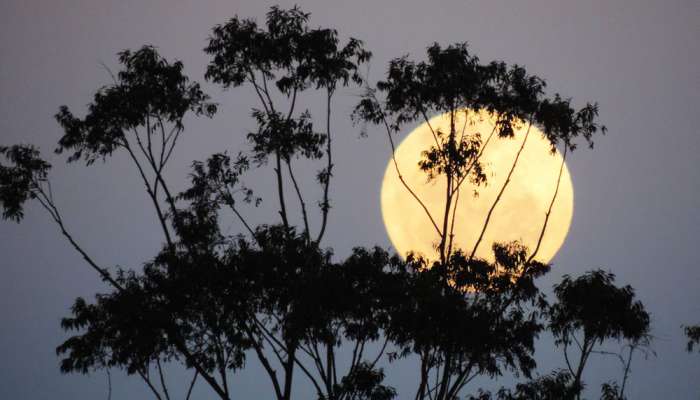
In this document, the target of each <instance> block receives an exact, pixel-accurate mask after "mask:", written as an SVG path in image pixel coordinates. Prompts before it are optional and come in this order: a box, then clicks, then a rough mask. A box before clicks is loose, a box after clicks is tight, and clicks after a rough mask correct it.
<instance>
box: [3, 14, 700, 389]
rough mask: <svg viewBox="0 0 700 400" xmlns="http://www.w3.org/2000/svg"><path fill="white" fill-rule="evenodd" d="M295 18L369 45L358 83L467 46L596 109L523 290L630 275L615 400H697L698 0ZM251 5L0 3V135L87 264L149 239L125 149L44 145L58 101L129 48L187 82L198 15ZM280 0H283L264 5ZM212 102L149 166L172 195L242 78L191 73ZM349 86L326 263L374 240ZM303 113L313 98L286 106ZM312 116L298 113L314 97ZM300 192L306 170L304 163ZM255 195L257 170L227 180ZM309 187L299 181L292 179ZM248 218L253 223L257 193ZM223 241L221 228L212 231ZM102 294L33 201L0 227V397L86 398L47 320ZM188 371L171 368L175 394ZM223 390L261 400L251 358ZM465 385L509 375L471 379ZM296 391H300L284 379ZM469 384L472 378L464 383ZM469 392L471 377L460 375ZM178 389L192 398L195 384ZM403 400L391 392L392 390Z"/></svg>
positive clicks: (220, 144)
mask: <svg viewBox="0 0 700 400" xmlns="http://www.w3.org/2000/svg"><path fill="white" fill-rule="evenodd" d="M296 3H298V4H299V5H300V6H301V8H302V9H304V10H305V11H308V12H311V13H312V16H311V26H319V25H320V26H325V27H333V28H336V29H338V31H339V32H340V35H341V36H342V37H348V36H354V37H357V38H359V39H362V40H363V41H364V42H365V44H366V47H367V48H368V49H369V50H371V51H372V52H373V53H374V58H373V60H372V62H371V68H370V70H369V76H370V80H372V81H374V80H377V79H380V78H381V75H382V73H383V72H384V71H385V70H386V65H387V62H388V61H389V60H390V59H391V58H394V57H398V56H402V55H404V54H409V55H410V56H411V57H413V58H414V59H422V58H423V56H424V53H425V48H426V47H427V46H428V45H430V44H432V43H433V42H438V43H440V44H443V45H447V44H450V43H455V42H463V41H467V42H469V44H470V47H471V50H472V51H473V52H474V53H475V54H476V55H478V56H479V57H480V58H481V59H482V60H483V61H490V60H494V59H500V60H504V61H506V62H509V63H517V64H520V65H523V66H525V67H526V68H527V69H528V71H529V72H531V73H534V74H537V75H539V76H540V77H543V78H544V79H545V80H546V81H547V82H548V91H549V93H553V92H560V93H562V94H563V95H564V96H565V97H572V98H573V99H574V103H575V104H579V105H581V104H583V103H584V102H586V101H597V102H598V103H599V105H600V120H601V122H602V123H604V124H605V125H607V127H608V129H609V132H608V134H607V135H606V136H604V137H599V138H598V139H597V140H596V143H595V148H594V149H592V150H589V149H585V148H580V149H578V150H577V151H576V152H575V153H574V154H573V155H572V156H571V157H570V158H569V159H568V160H567V163H568V167H569V170H570V173H571V177H572V181H573V185H574V192H575V209H574V216H573V221H572V225H571V230H570V232H569V236H568V238H567V240H566V242H565V243H564V246H563V247H562V249H561V250H560V251H559V253H558V255H557V256H556V257H555V258H554V260H553V264H554V266H553V271H552V272H551V273H550V274H549V275H547V276H546V277H544V278H543V279H542V280H541V281H540V282H539V284H540V287H542V288H543V290H550V289H551V286H552V285H553V284H554V283H556V282H557V281H558V280H559V279H560V278H561V276H562V275H563V274H570V275H573V276H576V275H579V274H581V273H583V272H585V271H587V270H590V269H592V268H604V269H606V270H610V271H612V272H614V273H615V274H616V276H617V280H618V282H619V283H622V284H630V285H632V286H633V287H634V288H635V289H636V292H637V295H638V296H639V298H640V299H641V300H642V301H643V302H644V304H645V305H646V307H647V309H648V310H649V311H650V312H651V314H652V333H653V335H654V342H653V346H652V348H653V350H654V352H655V353H656V355H649V357H647V358H644V357H641V356H640V357H638V358H637V359H635V362H634V364H633V368H632V376H631V380H630V382H629V396H630V398H632V399H656V398H662V396H665V397H668V396H669V395H670V396H671V397H672V398H677V399H691V398H697V396H698V394H699V393H700V382H698V380H697V377H698V376H700V355H698V354H697V353H696V354H687V353H686V352H685V339H684V337H683V335H682V328H681V326H682V325H684V324H698V323H700V290H698V288H700V266H699V265H698V261H697V260H698V257H697V248H698V237H700V172H698V171H700V169H699V168H698V164H699V163H698V162H699V161H700V155H699V154H700V135H699V132H698V126H700V113H699V112H698V111H699V110H700V82H699V80H700V79H699V77H700V75H698V64H699V63H700V45H698V40H699V39H700V25H699V24H698V22H697V21H698V19H700V3H698V2H697V1H695V0H665V1H661V0H655V1H650V0H590V1H575V0H557V1H555V0H530V1H519V2H514V1H506V0H461V1H447V0H435V1H431V2H427V1H423V2H417V1H376V0H355V1H335V0H334V1H331V0H323V1H322V0H317V1H302V0H299V1H297V2H296ZM273 4H276V3H266V2H264V1H254V0H247V1H205V0H198V1H183V0H171V1H165V0H150V1H144V0H140V1H134V0H121V1H107V0H80V1H78V0H54V1H36V0H22V1H19V0H3V1H2V12H1V13H0V60H1V62H0V145H8V144H14V143H33V144H36V145H38V146H39V147H40V148H41V149H42V150H43V152H44V153H45V155H46V156H47V157H48V159H49V160H50V161H51V162H52V163H53V164H54V169H53V170H52V180H53V189H54V192H55V194H56V198H57V203H58V204H59V206H60V208H61V209H62V210H63V214H64V218H65V219H66V221H67V224H68V226H69V228H70V229H71V230H72V231H73V232H75V236H76V238H77V239H78V240H79V241H80V242H81V243H82V244H83V245H84V247H85V248H86V249H88V251H89V252H90V253H91V254H93V255H95V258H97V259H98V260H100V261H102V262H104V263H106V264H109V265H120V266H125V267H131V268H138V267H139V266H140V265H141V263H143V262H144V261H145V260H148V259H149V258H150V257H152V256H153V255H154V251H155V249H157V247H158V245H159V243H160V241H161V236H160V235H159V231H158V226H157V225H156V220H155V219H154V218H153V215H152V212H151V209H150V208H149V204H148V199H147V197H146V195H145V192H144V191H143V190H142V187H141V184H140V183H139V181H138V177H137V175H136V171H135V170H134V169H133V168H132V167H131V165H130V164H129V163H128V162H127V160H126V159H124V158H122V157H115V158H114V159H111V160H109V161H108V162H107V163H106V164H99V163H98V164H96V165H95V166H93V167H91V168H84V167H82V166H80V165H78V164H74V165H73V164H72V165H66V164H65V163H64V162H63V160H62V159H61V158H60V157H59V156H56V155H53V154H52V150H53V148H54V147H55V143H56V141H57V140H58V138H59V137H60V134H61V130H60V128H59V126H58V124H57V123H56V122H55V121H54V119H53V115H54V114H55V113H56V111H57V110H58V107H59V106H60V105H62V104H66V105H68V106H70V107H71V108H73V109H74V110H75V111H76V113H78V114H79V115H82V112H83V111H84V108H85V105H86V104H87V103H88V102H89V101H90V100H91V96H92V94H93V93H94V91H95V90H96V89H97V88H98V87H100V86H102V85H106V84H108V83H109V75H108V74H107V73H106V71H105V69H104V68H103V67H102V66H101V64H102V63H104V64H105V65H107V66H111V67H114V68H116V67H117V63H116V56H115V55H116V53H117V52H119V51H120V50H123V49H135V48H138V47H140V46H141V45H143V44H152V45H154V46H157V47H158V49H159V50H160V52H161V54H162V55H163V56H165V57H166V58H168V59H180V60H182V61H183V62H184V64H185V70H186V73H187V74H188V75H189V76H190V77H191V78H192V79H194V80H197V81H200V82H201V81H203V75H204V70H205V68H206V64H207V63H208V57H207V56H206V55H205V54H204V53H203V52H202V48H203V47H204V46H205V44H206V39H207V36H208V35H209V32H210V30H211V28H212V27H213V26H214V25H215V24H220V23H224V22H226V21H227V20H228V19H229V18H231V17H233V16H235V15H239V16H241V17H251V18H256V19H258V21H262V20H263V18H264V14H265V12H266V11H267V10H268V8H269V6H271V5H273ZM279 4H280V5H281V6H283V7H289V6H292V5H293V4H294V2H287V1H280V2H279ZM204 88H205V90H206V91H207V92H208V93H209V94H211V96H212V98H213V99H214V100H215V101H217V102H218V103H219V104H220V109H219V113H218V114H217V115H216V116H215V117H214V118H213V119H210V120H209V119H197V120H188V121H186V126H187V130H186V132H185V135H184V136H183V139H182V141H181V143H180V144H179V146H178V150H177V152H176V154H175V155H174V158H173V160H172V162H171V165H170V166H169V170H168V171H167V178H168V179H169V180H170V181H172V182H174V183H175V186H176V187H177V186H178V185H180V186H179V187H182V185H183V184H184V183H185V179H186V176H187V172H188V165H189V164H190V163H191V162H192V161H193V160H197V159H204V158H205V157H206V156H207V155H209V154H211V153H214V152H217V151H220V150H221V149H229V150H230V151H231V152H234V153H235V152H237V151H238V150H245V149H246V144H245V134H246V133H247V132H248V131H249V130H251V129H253V128H254V123H253V121H252V119H251V117H250V108H251V107H253V106H255V102H254V100H255V99H254V98H253V97H252V94H251V93H250V91H248V90H246V89H240V90H238V89H236V90H229V91H223V90H221V89H220V88H218V87H216V86H213V85H209V84H204ZM359 93H360V91H359V90H358V89H349V90H345V91H343V92H342V93H339V94H338V97H337V102H336V106H335V109H334V114H333V115H334V117H333V124H334V130H335V132H336V136H335V138H336V141H335V143H336V144H337V146H336V148H335V149H336V150H335V154H336V155H337V158H336V167H337V170H336V180H335V181H334V183H333V187H332V196H333V202H334V203H333V204H334V208H333V210H332V214H331V219H330V222H329V228H328V229H329V231H328V234H327V237H326V239H325V240H326V241H325V244H326V245H327V246H331V247H333V248H334V250H335V252H336V254H337V255H338V256H339V257H340V256H343V255H347V254H348V253H349V251H350V249H351V248H352V247H353V246H357V245H363V246H372V245H375V244H376V245H380V246H384V247H388V246H389V245H390V243H389V240H388V238H387V235H386V231H385V229H384V226H383V222H382V218H381V212H380V207H379V189H380V184H381V181H382V176H383V173H384V169H385V166H386V163H387V161H388V157H389V154H390V153H389V147H388V144H387V143H386V138H385V136H383V133H382V132H381V131H380V130H378V129H374V128H372V127H369V128H368V129H367V133H368V137H367V138H360V130H361V127H358V126H353V125H352V123H351V122H350V120H349V117H348V116H349V113H350V111H351V110H352V107H353V105H354V104H355V102H356V101H357V96H358V95H359ZM303 100H304V101H305V102H306V104H308V107H309V108H312V109H316V110H320V109H319V106H320V105H321V104H322V99H321V98H320V96H316V97H314V96H313V95H310V96H308V97H305V98H303ZM314 107H315V108H314ZM303 171H306V174H305V176H303V178H305V180H306V181H308V182H309V183H308V185H311V181H312V180H313V175H312V171H313V169H311V167H308V168H306V169H304V170H303ZM247 182H248V183H249V184H250V185H251V186H253V187H254V188H256V189H258V191H259V192H260V193H261V194H262V195H265V193H270V188H271V187H272V172H271V171H270V170H269V169H265V170H261V171H258V172H255V173H253V174H251V176H250V177H249V178H248V181H247ZM305 187H308V188H311V186H305ZM269 203H270V204H266V203H264V204H263V205H262V206H261V207H260V208H259V209H253V210H249V211H248V212H249V213H250V214H249V215H250V216H251V219H252V220H253V221H254V222H257V223H262V222H269V221H270V219H269V218H270V215H272V211H271V210H272V206H273V204H272V203H273V202H272V201H270V202H269ZM226 229H227V232H230V233H236V232H239V231H240V227H239V226H236V225H233V224H232V225H231V226H230V227H226ZM102 289H104V286H103V284H102V283H101V282H100V280H99V279H98V277H97V276H96V275H95V274H94V273H93V271H92V270H90V269H89V268H88V266H87V265H85V264H84V262H82V261H81V259H80V257H79V255H78V254H76V253H75V252H74V251H73V249H72V248H70V247H69V245H68V244H67V243H66V242H65V241H64V240H63V239H62V237H60V235H59V232H58V231H57V229H56V227H55V226H54V225H52V224H51V223H50V222H49V219H48V215H46V214H45V213H44V212H43V210H41V209H39V208H37V207H33V206H30V207H29V208H28V209H27V215H26V218H25V220H24V221H23V222H22V223H21V224H15V223H10V222H0V398H3V399H45V398H53V399H94V398H102V397H103V396H106V391H107V377H106V375H105V374H104V373H101V372H100V373H95V374H92V375H89V376H81V375H61V373H60V372H59V368H58V363H59V359H58V357H57V356H56V355H55V347H56V346H57V345H58V344H59V343H61V341H62V340H63V339H64V338H66V333H65V332H63V331H62V330H61V329H60V326H59V322H60V319H61V318H62V317H65V316H67V315H68V313H69V307H70V306H71V304H72V302H73V300H74V299H75V298H76V297H78V296H83V297H86V298H91V297H92V296H93V295H94V293H95V292H96V291H99V290H102ZM536 358H537V360H538V364H539V371H541V372H544V373H546V372H548V371H550V370H552V369H554V368H560V367H563V365H564V360H563V359H562V357H561V354H560V353H559V352H557V351H556V350H555V349H553V343H552V340H551V338H549V337H547V336H546V335H545V336H543V337H542V338H541V340H540V341H539V342H538V352H537V355H536ZM592 362H593V364H592V365H591V367H590V368H589V369H588V370H587V372H586V376H585V377H584V378H585V379H586V380H587V381H588V382H589V383H590V384H591V385H599V384H600V383H601V382H604V381H608V380H610V379H616V378H618V377H619V374H620V370H619V366H618V365H617V364H616V361H614V360H611V359H606V358H605V357H597V358H596V359H594V360H593V361H592ZM384 367H385V368H386V370H387V375H388V382H389V383H390V384H392V385H394V386H395V387H396V388H397V390H398V391H399V393H400V394H404V395H408V393H409V392H410V390H411V389H412V388H413V386H414V383H415V377H414V375H413V374H414V372H413V369H412V368H410V365H406V363H404V364H385V365H384ZM186 379H188V377H187V376H186V375H182V374H181V373H180V372H177V371H174V372H173V373H172V374H171V375H170V376H169V380H170V381H171V382H172V384H173V385H175V386H177V385H178V384H179V385H180V386H182V385H183V384H182V382H184V381H185V380H186ZM112 380H113V387H114V389H113V396H112V398H113V399H125V398H142V397H146V396H147V389H146V387H145V386H144V385H143V383H142V382H141V381H140V380H137V379H134V378H128V377H125V376H124V375H123V374H121V373H119V372H118V371H113V373H112ZM234 382H235V385H236V387H237V390H238V393H239V397H238V398H243V399H246V398H250V399H252V398H267V397H270V395H271V392H270V391H269V385H268V383H267V381H266V377H265V376H264V375H263V372H262V370H261V369H260V367H259V366H257V365H256V363H255V362H254V361H253V360H252V359H251V361H249V368H247V369H246V371H245V372H243V373H242V374H240V375H238V376H236V377H235V378H234ZM477 383H478V385H481V386H484V387H494V386H496V385H499V384H505V385H511V384H512V383H513V380H512V377H509V376H506V377H504V378H503V379H502V380H501V381H499V382H492V381H489V380H482V381H479V382H477ZM298 384H299V386H301V388H300V392H299V397H298V398H305V397H304V396H305V395H306V394H308V393H310V390H307V389H306V388H304V387H303V386H305V385H304V382H303V381H301V380H300V381H299V382H298ZM478 385H477V386H478ZM471 388H473V389H475V388H476V386H471ZM196 390H197V391H196V392H195V393H196V398H211V394H210V393H209V392H207V391H206V390H205V388H204V386H203V385H200V386H199V387H197V389H196ZM401 398H403V396H401Z"/></svg>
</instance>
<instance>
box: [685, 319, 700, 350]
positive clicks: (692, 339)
mask: <svg viewBox="0 0 700 400" xmlns="http://www.w3.org/2000/svg"><path fill="white" fill-rule="evenodd" d="M685 335H686V336H688V346H687V349H688V352H691V351H693V349H694V348H695V346H697V345H698V344H699V343H700V325H695V326H686V327H685Z"/></svg>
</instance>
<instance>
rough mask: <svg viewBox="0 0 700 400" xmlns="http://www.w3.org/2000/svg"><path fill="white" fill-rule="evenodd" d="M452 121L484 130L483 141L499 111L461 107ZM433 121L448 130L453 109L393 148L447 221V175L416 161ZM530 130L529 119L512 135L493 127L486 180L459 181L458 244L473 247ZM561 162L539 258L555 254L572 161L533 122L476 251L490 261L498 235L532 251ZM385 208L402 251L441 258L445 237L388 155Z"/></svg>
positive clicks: (569, 204)
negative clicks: (433, 173) (430, 175)
mask: <svg viewBox="0 0 700 400" xmlns="http://www.w3.org/2000/svg"><path fill="white" fill-rule="evenodd" d="M465 120H466V122H467V123H466V124H465ZM455 122H456V123H455V127H456V128H455V129H456V130H457V132H460V131H461V130H462V127H465V129H466V131H465V135H467V134H474V133H479V134H480V136H481V140H482V143H483V142H486V141H487V139H488V137H489V134H490V133H491V132H492V130H493V127H494V117H491V116H489V115H488V114H486V113H481V114H478V115H474V113H470V117H469V118H466V117H465V114H464V112H460V113H458V116H457V117H456V121H455ZM431 126H432V129H433V130H434V131H438V130H441V131H442V132H449V127H450V119H449V114H443V115H438V116H436V117H433V118H432V119H430V125H428V123H423V124H421V125H420V126H418V127H417V128H416V129H414V130H413V131H412V132H411V133H410V134H409V135H408V136H407V137H406V138H405V139H404V140H403V141H402V142H401V144H400V145H399V146H398V147H397V148H396V151H395V153H394V155H395V159H396V162H397V163H398V167H399V170H400V172H401V175H402V176H403V179H404V181H405V182H406V183H407V184H408V185H409V186H410V188H411V189H412V190H413V191H414V192H415V194H416V195H417V196H418V197H419V198H420V199H421V201H422V202H423V203H424V204H425V206H426V208H427V209H428V210H429V211H430V214H431V215H432V216H433V218H434V219H435V222H436V223H437V224H438V226H439V227H440V228H442V221H443V215H444V207H445V179H444V177H443V176H439V177H438V178H437V179H435V180H433V181H430V182H428V179H427V175H426V173H425V172H424V171H421V170H420V168H419V166H418V162H419V160H421V158H422V156H421V153H422V152H423V151H425V150H428V149H429V148H430V147H431V145H434V143H435V140H434V138H433V135H432V133H431V129H430V127H431ZM526 133H527V126H526V124H521V126H520V127H518V128H517V129H516V130H515V135H514V137H513V138H499V137H498V135H497V134H494V135H493V136H492V137H491V140H490V141H488V143H487V144H486V145H485V146H484V147H483V152H482V154H481V157H480V161H481V163H482V165H483V166H484V172H485V174H486V176H487V183H486V185H484V184H482V185H480V186H475V185H473V184H471V183H470V182H468V181H465V182H464V184H463V185H462V186H461V188H460V199H459V203H458V206H457V209H456V214H455V215H456V218H455V227H454V231H453V233H454V235H455V237H454V248H455V249H456V248H461V249H462V250H463V251H464V252H465V253H467V254H469V253H471V251H472V248H473V247H474V245H475V243H476V241H477V239H478V237H479V235H480V233H481V230H482V227H483V226H484V224H485V220H486V217H487V214H488V211H489V209H490V208H491V206H492V205H493V203H494V201H495V200H496V198H497V196H498V193H499V192H500V190H501V188H502V186H503V184H504V182H505V180H506V178H507V175H508V172H509V171H510V169H511V167H512V165H513V162H514V160H515V157H516V154H517V153H518V150H519V148H520V146H521V145H522V143H523V140H524V139H525V137H526ZM560 168H561V171H562V174H561V181H560V184H559V190H558V191H557V195H556V198H555V201H554V203H553V206H552V211H551V214H550V216H549V220H548V222H547V227H546V231H545V234H544V237H543V240H542V243H541V245H540V248H539V250H538V252H537V255H536V259H537V260H539V261H542V262H549V261H550V260H551V259H552V258H553V257H554V255H555V254H556V252H557V251H558V250H559V248H560V247H561V245H562V244H563V243H564V240H565V239H566V235H567V232H568V231H569V225H570V224H571V218H572V215H573V207H574V190H573V185H572V183H571V176H570V175H569V171H568V168H567V167H566V164H565V163H564V164H563V166H562V155H561V154H560V153H559V151H556V150H555V152H554V153H552V151H551V145H550V143H549V141H548V140H547V139H546V138H545V137H544V136H543V134H542V132H541V131H540V130H539V129H538V128H537V127H535V126H532V127H531V128H530V132H529V135H527V140H526V141H525V146H524V147H523V150H522V152H521V154H520V157H519V159H518V163H517V165H516V167H515V169H514V170H513V173H512V176H511V179H510V181H509V183H508V185H507V186H506V188H505V190H504V191H503V194H502V196H501V199H500V200H499V202H498V203H497V204H496V206H495V208H494V210H493V212H492V215H491V218H490V220H489V223H488V225H487V229H486V231H485V233H484V236H483V239H482V241H481V242H480V245H479V247H478V249H477V252H476V256H477V257H480V258H484V259H486V260H489V261H493V252H492V245H493V243H494V242H511V241H515V240H517V241H520V242H521V243H522V244H524V245H525V246H527V247H528V249H529V251H530V252H532V251H533V250H534V248H535V247H536V245H537V241H538V238H539V236H540V232H541V231H542V227H543V224H544V221H545V216H546V213H547V210H548V208H549V205H550V203H551V202H552V199H553V196H554V193H555V189H556V185H557V181H558V177H559V171H560ZM381 207H382V216H383V218H384V225H385V226H386V230H387V233H388V235H389V238H390V239H391V242H392V243H393V245H394V247H395V249H396V251H397V252H398V253H399V254H400V255H402V256H405V255H406V253H408V252H410V251H413V252H415V253H418V254H422V255H423V256H426V257H428V258H429V259H432V260H435V259H437V258H438V257H437V254H438V253H437V251H436V245H437V243H438V242H439V238H440V237H439V235H438V233H437V232H436V231H435V228H434V227H433V225H432V223H431V222H430V219H429V218H428V217H427V215H426V213H425V211H424V210H423V208H422V207H421V205H420V204H419V203H418V201H416V200H415V198H414V197H413V196H412V195H411V193H410V192H409V191H408V190H407V189H406V188H405V187H404V185H403V184H402V183H401V182H400V180H399V176H398V174H397V171H396V167H395V165H394V161H393V160H389V163H388V165H387V168H386V172H385V174H384V181H383V183H382V189H381Z"/></svg>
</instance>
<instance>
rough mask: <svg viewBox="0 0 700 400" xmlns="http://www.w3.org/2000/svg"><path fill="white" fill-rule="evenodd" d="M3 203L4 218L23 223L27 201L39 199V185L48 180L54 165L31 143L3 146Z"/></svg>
mask: <svg viewBox="0 0 700 400" xmlns="http://www.w3.org/2000/svg"><path fill="white" fill-rule="evenodd" d="M0 156H3V157H4V158H5V159H6V160H7V162H9V164H7V165H4V163H2V162H0V206H2V217H3V218H4V219H11V220H14V221H17V222H19V221H20V220H21V219H22V217H24V212H23V211H24V203H25V202H26V201H27V200H31V199H35V198H37V194H38V193H37V191H38V190H39V185H40V184H41V183H42V182H45V181H46V178H47V173H48V171H49V169H51V164H49V163H47V162H46V161H44V160H43V159H41V157H40V153H39V150H37V149H36V148H35V147H34V146H31V145H14V146H9V147H6V146H0Z"/></svg>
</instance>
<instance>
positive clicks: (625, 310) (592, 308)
mask: <svg viewBox="0 0 700 400" xmlns="http://www.w3.org/2000/svg"><path fill="white" fill-rule="evenodd" d="M614 281H615V275H613V274H612V273H608V272H605V271H602V270H594V271H591V272H589V273H587V274H585V275H583V276H580V277H578V278H576V279H572V278H571V277H570V276H565V277H564V279H563V280H562V282H561V283H559V284H558V285H556V286H555V287H554V293H555V295H556V298H557V302H556V303H555V304H553V305H552V306H551V308H550V310H549V313H548V314H549V326H550V329H551V331H552V333H553V334H554V337H555V338H556V343H557V344H559V345H562V346H563V350H564V358H565V360H566V366H567V368H568V370H569V372H570V373H571V374H572V377H573V380H572V386H573V388H574V389H575V390H578V391H580V390H581V389H582V388H583V381H582V377H583V372H584V369H585V367H586V364H587V362H588V360H589V357H590V356H591V354H594V353H601V352H600V351H596V345H600V344H602V343H603V342H605V341H606V340H609V339H616V340H625V341H626V342H627V344H628V347H629V355H628V358H627V360H624V359H623V358H621V356H620V355H616V356H618V357H620V358H621V360H622V362H623V365H624V368H625V369H624V376H623V380H622V386H621V387H620V388H619V390H617V389H615V388H614V386H613V385H611V384H608V385H607V386H605V387H604V392H607V393H610V392H611V391H612V392H615V393H616V395H617V397H616V398H620V399H621V398H623V395H624V390H625V385H626V382H627V377H628V373H629V368H630V363H631V360H632V354H633V352H634V350H635V349H636V348H638V347H639V346H644V345H645V344H646V343H647V342H648V340H649V321H650V318H649V313H647V311H646V310H645V309H644V306H643V304H642V303H641V302H639V301H636V300H635V294H634V289H632V287H630V286H629V285H628V286H623V287H617V286H615V284H614ZM574 344H575V345H576V348H577V349H578V350H579V359H578V362H577V363H573V362H572V361H571V360H570V359H569V355H568V349H569V347H571V346H572V345H574ZM602 354H610V353H607V352H602ZM576 398H580V394H577V397H576Z"/></svg>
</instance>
